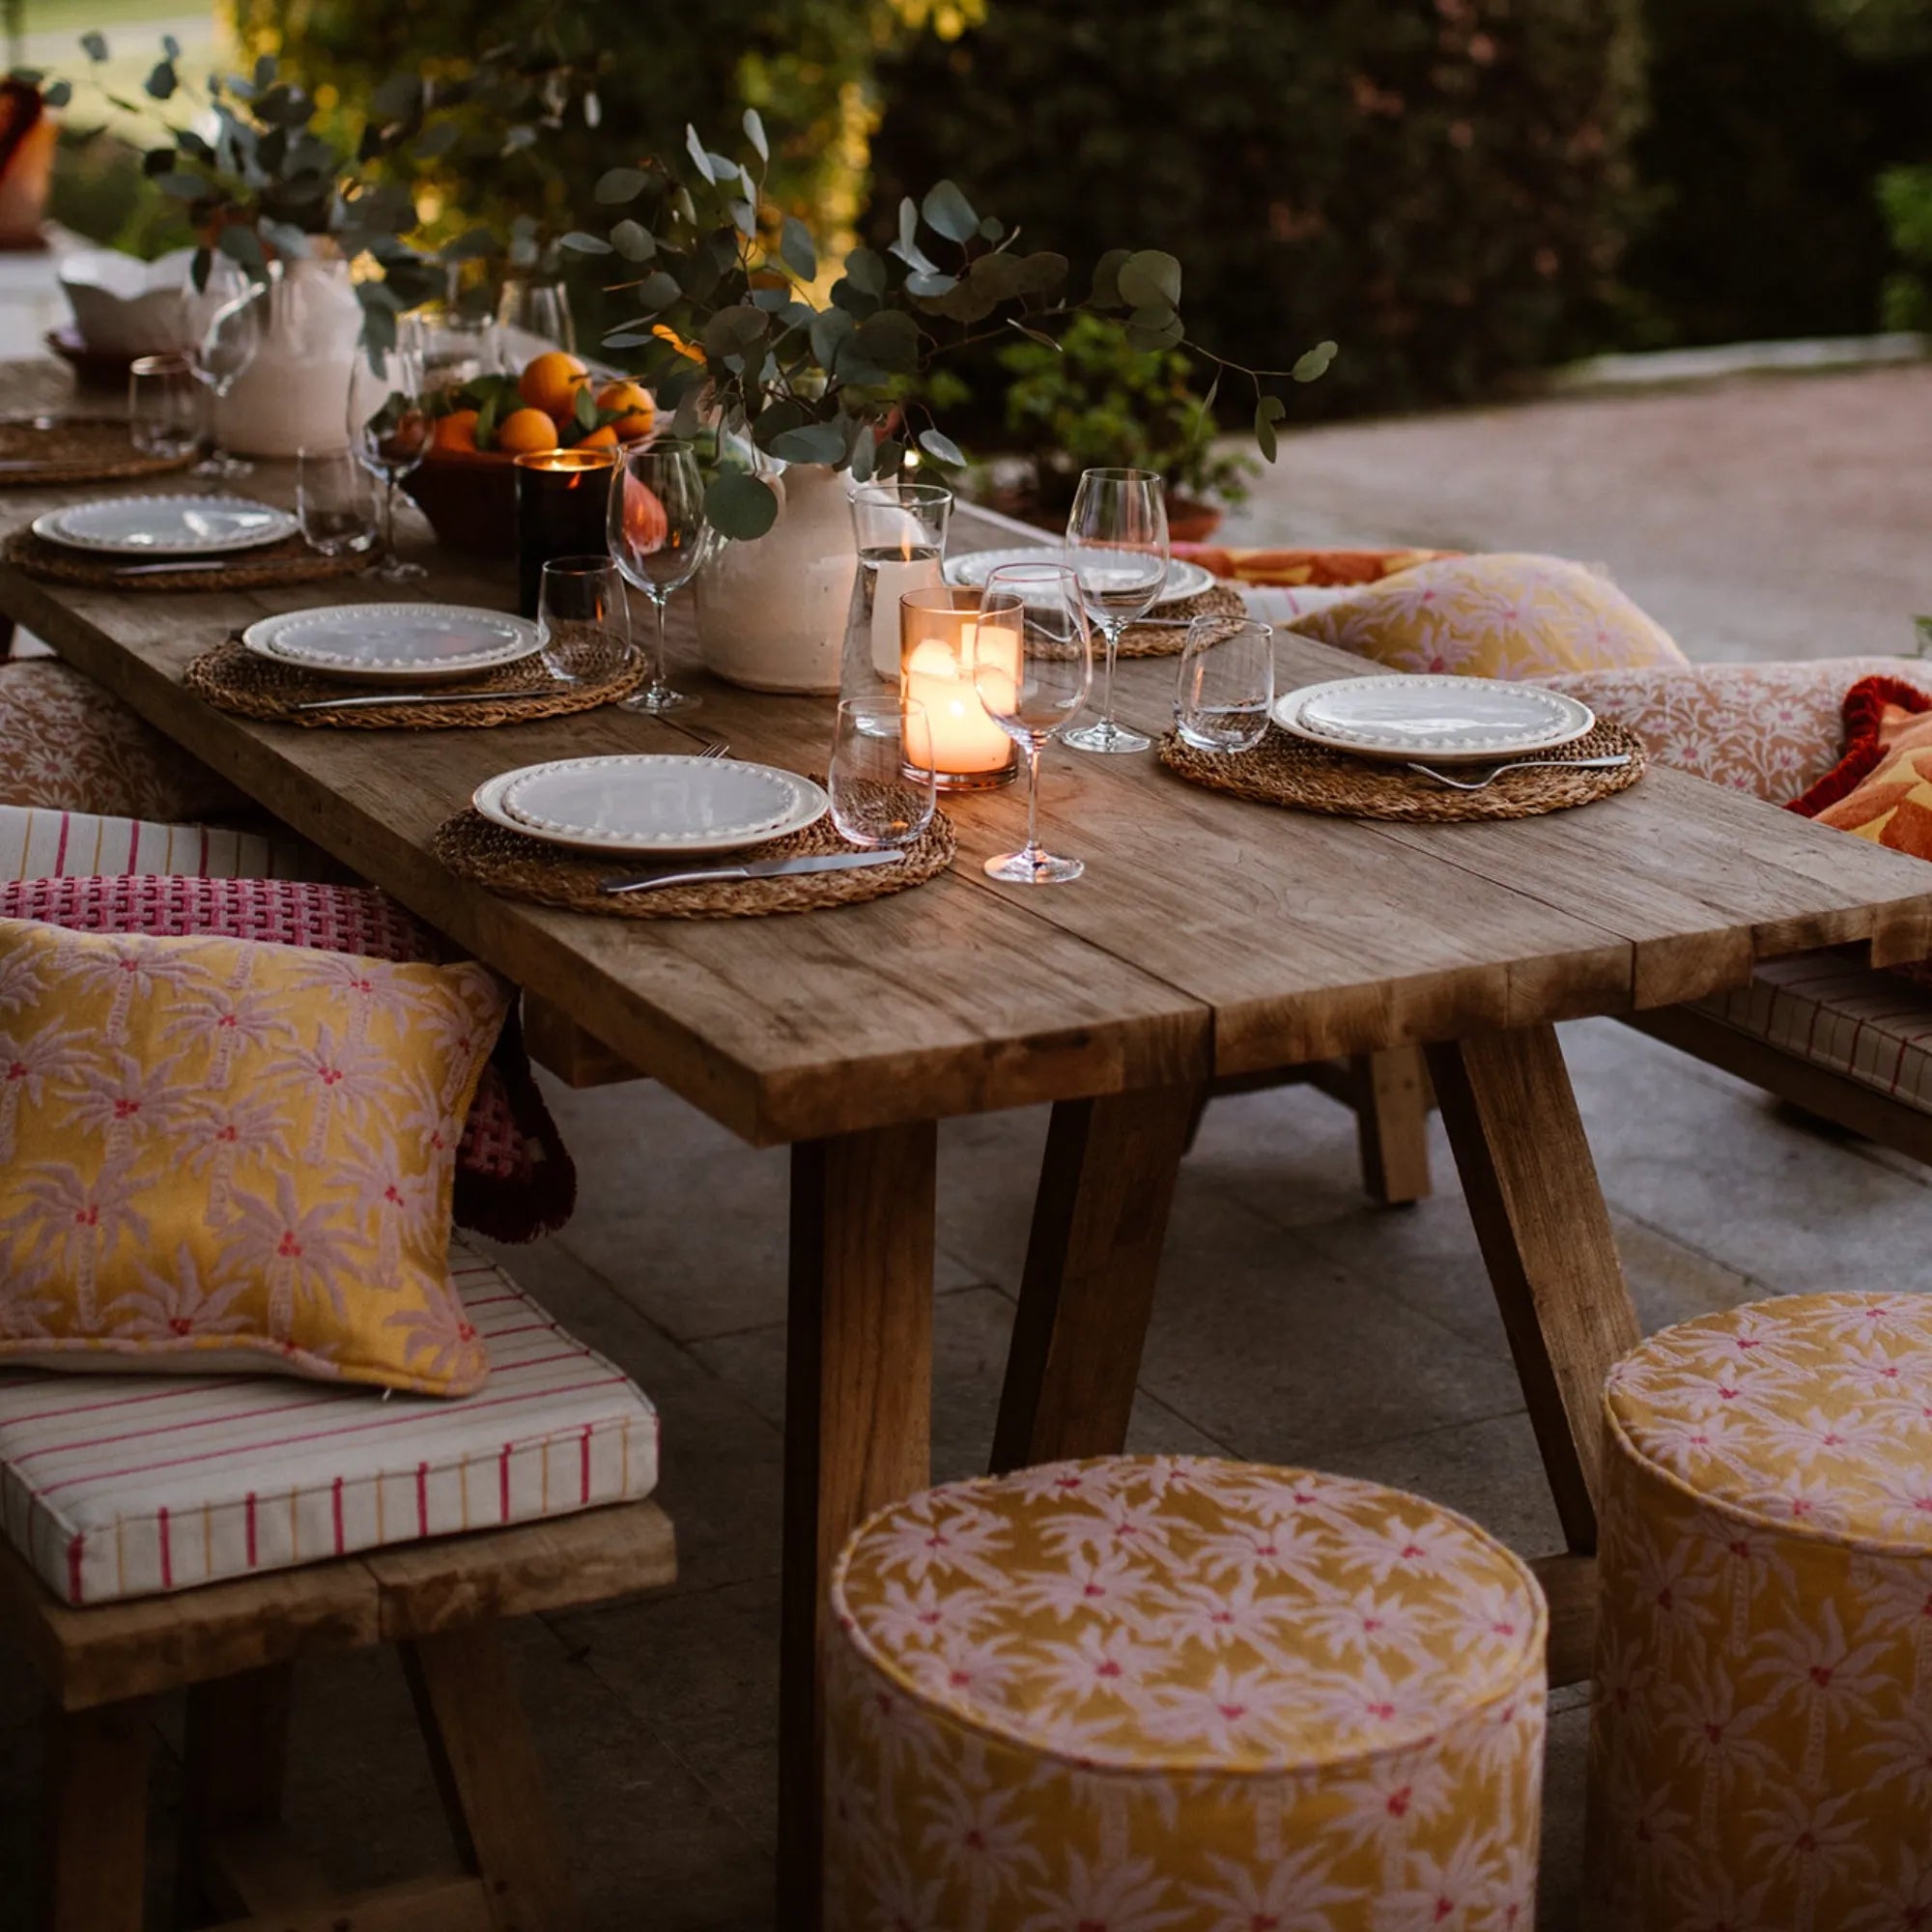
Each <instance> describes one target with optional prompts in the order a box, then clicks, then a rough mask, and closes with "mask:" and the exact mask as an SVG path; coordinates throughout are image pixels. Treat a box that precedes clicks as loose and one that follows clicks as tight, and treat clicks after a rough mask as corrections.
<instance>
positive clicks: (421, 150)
mask: <svg viewBox="0 0 1932 1932" xmlns="http://www.w3.org/2000/svg"><path fill="white" fill-rule="evenodd" d="M462 138H463V129H462V128H460V127H459V126H458V125H457V124H456V123H455V122H454V121H439V122H438V123H437V124H436V126H435V127H433V128H424V129H423V130H422V132H421V133H420V134H418V135H417V136H416V138H415V140H414V142H413V144H412V148H413V152H414V154H415V156H416V158H417V159H418V160H422V161H440V159H441V158H442V157H443V156H444V155H446V154H448V153H449V151H450V150H451V149H452V148H454V147H455V146H456V144H457V142H458V141H460V140H461V139H462Z"/></svg>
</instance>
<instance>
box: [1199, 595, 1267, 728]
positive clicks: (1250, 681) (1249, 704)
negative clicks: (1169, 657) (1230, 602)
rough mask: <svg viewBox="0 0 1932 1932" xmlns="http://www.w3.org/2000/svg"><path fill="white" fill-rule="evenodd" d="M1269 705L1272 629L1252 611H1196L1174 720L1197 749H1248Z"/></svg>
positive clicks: (1264, 722) (1264, 726) (1261, 726)
mask: <svg viewBox="0 0 1932 1932" xmlns="http://www.w3.org/2000/svg"><path fill="white" fill-rule="evenodd" d="M1273 709H1274V630H1273V627H1272V626H1271V625H1267V624H1262V623H1257V622H1256V621H1255V619H1254V618H1252V617H1197V618H1195V620H1194V621H1193V622H1192V623H1191V624H1189V625H1188V627H1187V641H1186V643H1185V644H1183V645H1182V647H1181V652H1180V674H1179V678H1178V679H1177V681H1176V686H1175V693H1174V723H1175V727H1176V729H1177V730H1179V733H1180V736H1181V738H1182V740H1183V741H1184V742H1185V743H1187V744H1189V745H1192V746H1193V747H1194V748H1195V750H1196V751H1201V752H1251V751H1253V750H1254V748H1255V747H1256V746H1257V745H1259V744H1260V743H1261V741H1262V740H1263V738H1264V737H1265V736H1266V735H1267V727H1268V715H1269V713H1270V712H1271V711H1272V710H1273Z"/></svg>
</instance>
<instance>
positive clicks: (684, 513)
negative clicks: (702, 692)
mask: <svg viewBox="0 0 1932 1932" xmlns="http://www.w3.org/2000/svg"><path fill="white" fill-rule="evenodd" d="M609 528H610V534H611V555H612V556H613V557H614V558H615V559H616V562H617V568H618V569H619V570H621V571H622V572H623V573H624V582H626V583H628V584H630V585H632V587H633V588H635V589H638V590H641V591H642V592H643V593H644V595H645V596H646V597H648V598H649V599H650V600H651V609H652V610H653V611H656V612H657V649H656V651H655V653H654V654H653V656H652V659H651V681H650V683H649V684H648V685H647V686H646V687H645V688H644V689H643V690H642V691H640V692H638V693H636V694H635V695H634V696H630V697H627V698H625V699H624V700H623V707H624V709H625V710H626V711H648V712H650V713H651V715H652V716H653V717H657V716H660V715H661V714H663V713H664V712H667V711H681V710H683V709H685V708H686V707H687V706H690V705H693V704H696V703H697V701H698V700H697V699H696V698H695V697H692V696H687V695H686V694H685V693H684V692H681V691H673V690H672V689H671V688H670V686H669V685H668V683H666V681H665V606H666V605H667V604H668V603H669V601H670V597H671V593H672V592H673V591H675V590H680V589H682V588H683V587H684V585H685V584H687V583H689V582H691V580H692V578H693V577H695V576H696V574H697V571H698V568H699V566H700V565H702V563H703V562H704V560H705V558H706V557H707V556H708V555H709V554H710V551H711V544H710V535H711V526H710V525H709V524H708V523H707V522H706V521H705V517H704V479H703V478H702V477H701V476H700V475H699V474H698V470H697V452H696V450H695V449H694V448H693V447H692V446H691V444H690V443H688V442H678V441H675V440H669V439H666V440H660V441H657V442H653V443H652V444H651V445H650V446H649V447H648V448H646V449H628V450H626V451H624V453H623V455H622V457H621V459H620V460H619V462H618V464H617V469H616V474H615V475H614V476H612V477H611V510H610V523H609Z"/></svg>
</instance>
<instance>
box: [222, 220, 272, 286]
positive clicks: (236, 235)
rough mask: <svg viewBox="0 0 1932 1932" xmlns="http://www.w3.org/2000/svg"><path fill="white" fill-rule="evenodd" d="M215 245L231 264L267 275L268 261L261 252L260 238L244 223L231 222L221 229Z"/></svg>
mask: <svg viewBox="0 0 1932 1932" xmlns="http://www.w3.org/2000/svg"><path fill="white" fill-rule="evenodd" d="M215 245H216V246H217V247H218V248H219V249H220V250H221V252H222V253H223V254H224V255H226V256H227V257H228V259H229V260H230V261H231V262H239V263H240V264H241V267H242V268H244V269H247V270H251V271H253V272H256V273H259V274H267V273H268V270H269V260H268V257H267V256H266V255H264V254H263V252H262V238H261V237H260V236H259V235H257V234H256V233H255V231H254V230H253V229H252V228H250V227H249V226H248V225H247V224H246V223H245V222H241V221H231V222H230V223H229V224H228V225H227V226H226V227H225V228H224V229H222V231H221V234H220V237H219V238H218V240H217V241H216V243H215Z"/></svg>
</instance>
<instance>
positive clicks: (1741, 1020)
mask: <svg viewBox="0 0 1932 1932" xmlns="http://www.w3.org/2000/svg"><path fill="white" fill-rule="evenodd" d="M1698 1010H1699V1011H1701V1012H1704V1013H1707V1014H1709V1015H1710V1016H1711V1017H1712V1018H1713V1019H1717V1020H1721V1021H1722V1022H1723V1023H1724V1025H1726V1026H1729V1027H1735V1028H1736V1029H1737V1030H1738V1031H1739V1032H1740V1033H1747V1034H1750V1035H1752V1036H1754V1037H1756V1038H1759V1039H1762V1040H1764V1041H1765V1042H1766V1043H1767V1044H1768V1045H1771V1046H1776V1047H1780V1048H1782V1049H1783V1050H1784V1051H1785V1052H1786V1053H1790V1054H1795V1055H1796V1056H1797V1057H1798V1058H1799V1059H1801V1060H1806V1061H1809V1062H1810V1063H1811V1064H1812V1065H1814V1066H1824V1067H1829V1068H1830V1069H1831V1070H1832V1071H1833V1072H1834V1073H1842V1074H1844V1075H1845V1076H1846V1077H1847V1078H1849V1079H1852V1080H1856V1081H1858V1082H1859V1083H1860V1084H1861V1086H1865V1087H1870V1088H1872V1089H1874V1090H1875V1091H1876V1092H1878V1093H1880V1094H1886V1095H1887V1096H1888V1097H1889V1098H1890V1099H1893V1100H1897V1101H1900V1102H1902V1103H1903V1104H1905V1105H1906V1106H1910V1107H1918V1108H1921V1109H1922V1110H1924V1111H1925V1112H1927V1113H1932V990H1927V989H1926V988H1924V987H1922V986H1917V985H1914V984H1912V983H1911V982H1910V981H1908V980H1903V979H1900V978H1897V977H1896V976H1894V975H1892V974H1890V973H1875V972H1873V971H1872V969H1871V968H1870V967H1869V966H1864V965H1861V964H1860V963H1859V961H1858V960H1857V959H1856V958H1855V957H1853V956H1852V955H1850V954H1849V953H1844V952H1813V953H1804V954H1801V955H1800V956H1799V957H1797V958H1794V959H1775V960H1772V961H1771V962H1769V963H1768V964H1766V965H1763V966H1760V967H1759V968H1758V969H1757V973H1756V976H1755V977H1754V978H1753V979H1752V980H1751V982H1750V984H1749V985H1748V986H1743V987H1740V988H1739V989H1738V990H1737V991H1736V992H1732V993H1719V994H1718V995H1716V996H1715V997H1714V998H1712V999H1709V1000H1704V1001H1701V1002H1700V1003H1699V1005H1698Z"/></svg>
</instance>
